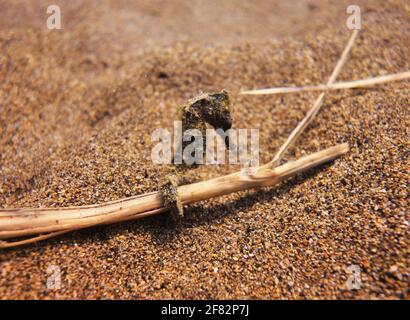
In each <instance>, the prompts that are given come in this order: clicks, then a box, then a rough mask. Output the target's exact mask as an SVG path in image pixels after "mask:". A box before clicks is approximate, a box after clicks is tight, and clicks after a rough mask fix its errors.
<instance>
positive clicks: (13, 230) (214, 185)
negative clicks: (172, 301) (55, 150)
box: [0, 144, 349, 248]
mask: <svg viewBox="0 0 410 320" xmlns="http://www.w3.org/2000/svg"><path fill="white" fill-rule="evenodd" d="M348 150H349V147H348V145H347V144H339V145H336V146H334V147H331V148H328V149H325V150H322V151H319V152H316V153H313V154H311V155H309V156H306V157H303V158H301V159H298V160H296V161H290V162H288V163H286V164H284V165H282V166H280V167H277V168H274V169H271V168H269V167H266V166H260V167H258V168H256V169H255V170H254V171H253V172H252V173H249V172H247V171H245V170H242V171H239V172H236V173H232V174H228V175H225V176H222V177H218V178H214V179H210V180H206V181H201V182H197V183H193V184H189V185H184V186H180V187H178V194H179V196H180V199H181V201H182V203H183V204H184V205H187V204H191V203H194V202H197V201H202V200H206V199H209V198H213V197H217V196H222V195H226V194H229V193H232V192H238V191H241V190H246V189H252V188H258V187H264V186H272V185H275V184H277V183H279V182H280V181H282V180H285V179H287V178H289V177H292V176H294V175H296V174H298V173H301V172H304V171H306V170H308V169H310V168H313V167H316V166H318V165H320V164H323V163H325V162H329V161H332V160H334V159H336V158H337V157H339V156H341V155H343V154H345V153H346V152H347V151H348ZM166 210H167V208H166V207H164V205H163V201H162V198H161V196H160V193H159V192H151V193H147V194H143V195H139V196H134V197H129V198H125V199H121V200H117V201H111V202H107V203H103V204H99V205H91V206H82V207H68V208H57V209H55V208H44V209H42V208H28V209H2V210H0V239H3V240H2V241H0V248H8V247H15V246H19V245H24V244H28V243H32V242H36V241H40V240H44V239H48V238H51V237H55V236H58V235H61V234H64V233H67V232H70V231H73V230H79V229H83V228H88V227H91V226H96V225H102V224H111V223H116V222H122V221H127V220H132V219H139V218H143V217H147V216H152V215H155V214H159V213H161V212H164V211H166ZM27 236H34V237H32V238H29V239H24V240H20V241H14V242H7V241H4V239H12V238H18V237H27Z"/></svg>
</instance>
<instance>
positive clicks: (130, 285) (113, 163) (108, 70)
mask: <svg viewBox="0 0 410 320" xmlns="http://www.w3.org/2000/svg"><path fill="white" fill-rule="evenodd" d="M350 2H351V1H336V0H335V1H330V0H329V1H327V0H326V1H286V0H285V1H216V0H215V1H192V0H175V1H159V0H155V1H132V2H129V1H118V0H116V1H114V0H112V1H64V2H62V1H53V3H57V4H60V6H61V9H62V20H63V22H62V23H63V30H59V31H48V30H46V27H45V21H46V18H47V15H46V9H45V8H46V7H47V5H48V2H47V1H15V0H13V1H11V0H7V1H4V0H2V1H0V11H1V12H2V16H1V19H0V53H1V54H0V206H1V207H21V206H35V207H40V206H50V207H59V206H69V205H84V204H93V203H101V202H104V201H108V200H114V199H119V198H122V197H126V196H131V195H136V194H140V193H143V192H148V191H152V190H156V189H157V182H158V179H159V177H160V174H161V172H160V171H159V169H158V168H156V167H154V166H153V165H152V164H151V161H150V152H151V146H152V144H151V141H150V134H151V131H152V130H153V129H154V128H158V127H165V128H172V121H173V120H175V119H177V109H178V106H180V105H181V104H182V103H184V102H185V101H186V99H188V98H190V97H192V96H194V95H196V94H197V93H199V92H200V91H201V90H203V91H219V90H221V89H222V88H226V89H227V90H229V92H230V93H231V96H232V102H233V105H234V125H235V127H237V128H260V146H261V161H262V162H265V161H268V160H269V159H270V158H271V157H272V156H273V155H274V152H275V151H276V150H277V148H278V147H279V146H280V144H281V143H282V142H283V141H284V139H285V137H286V136H287V135H288V134H289V133H290V131H291V130H292V129H293V128H294V126H295V125H296V124H297V122H298V121H299V120H300V119H302V117H303V116H304V114H305V112H306V111H307V110H308V109H309V108H310V106H311V104H312V102H313V101H314V100H315V97H316V96H317V95H318V94H317V93H309V94H299V95H286V96H260V97H249V96H247V97H246V96H238V95H237V93H238V92H239V90H240V89H245V88H246V89H248V88H261V87H266V86H273V85H275V86H280V85H291V84H296V85H303V84H316V83H323V82H325V81H327V78H328V77H329V75H330V73H331V71H332V69H333V67H334V65H335V63H336V61H337V59H338V57H339V55H340V53H341V51H342V49H343V47H344V45H345V43H346V41H347V39H348V37H349V31H348V30H346V28H345V27H344V23H345V19H346V14H345V10H346V6H347V4H350ZM355 2H356V3H358V4H359V5H360V6H361V8H362V13H363V21H362V29H363V30H362V32H361V34H360V36H359V39H358V40H357V43H356V45H355V47H354V48H353V50H352V52H351V55H350V58H349V60H348V62H347V64H346V66H345V67H344V69H343V71H342V73H341V76H340V77H339V79H340V80H355V79H359V78H364V77H368V76H376V75H381V74H386V73H393V72H399V71H405V70H409V69H410V5H409V4H408V2H407V1H404V0H403V1H381V0H380V1H365V0H361V1H355ZM409 89H410V83H409V82H408V81H407V82H398V83H392V84H386V85H382V86H378V87H375V88H372V89H367V90H347V91H343V92H333V93H331V94H329V95H327V98H326V99H325V103H324V106H323V110H322V111H321V112H320V114H319V115H318V117H317V119H316V120H315V121H314V122H313V124H312V125H311V126H310V127H309V129H308V131H307V132H306V133H305V134H303V136H302V137H301V138H300V140H299V141H298V142H297V144H296V148H294V149H293V151H292V152H291V153H290V155H289V156H288V157H287V159H288V160H289V159H293V158H295V157H300V156H302V155H304V154H308V153H311V152H314V151H317V150H319V149H322V148H325V147H329V146H332V145H334V144H336V143H340V142H349V144H350V146H351V151H350V152H349V154H348V155H346V156H344V157H342V158H340V159H338V160H337V161H335V162H334V163H332V164H330V165H326V166H322V167H321V168H320V169H318V170H313V171H311V172H309V173H307V174H305V175H301V176H298V177H297V178H295V179H291V180H290V181H288V182H285V183H283V184H281V185H280V186H279V187H276V188H265V189H262V190H258V191H247V192H241V193H238V194H232V195H229V196H224V197H221V198H218V199H212V200H209V201H205V202H203V203H198V204H196V205H192V206H190V207H189V208H187V209H186V215H187V217H186V219H184V220H183V221H181V222H180V223H178V224H177V225H172V224H170V221H169V219H168V218H167V217H166V216H159V217H153V218H148V219H145V220H139V221H134V222H127V223H122V224H118V225H113V226H107V227H98V228H92V229H88V230H83V231H78V232H75V233H71V234H68V235H65V236H62V237H59V238H56V239H53V240H49V241H45V242H42V243H39V244H38V245H34V246H28V247H25V248H18V249H8V250H3V251H1V252H0V297H1V298H2V299H7V298H19V299H26V298H70V299H72V298H104V299H105V298H121V299H129V298H137V299H147V298H148V299H150V298H215V299H219V298H240V299H247V298H251V299H254V298H258V299H259V298H269V299H270V298H302V299H303V298H354V299H356V298H402V299H403V298H408V296H409V285H408V284H409V282H408V280H409V270H410V269H409V202H408V187H409V174H408V172H409V162H408V156H409V139H408V138H409V131H408V128H409V126H410V123H409V122H410V121H409V99H410V96H409ZM235 169H237V168H236V167H233V166H223V167H220V168H202V169H199V170H196V171H194V172H193V173H192V174H191V175H192V177H196V178H200V179H205V178H210V177H214V176H217V175H220V174H222V173H226V172H231V171H233V170H235ZM351 264H357V265H359V266H360V268H361V270H362V273H361V277H362V287H361V289H359V290H354V291H349V290H347V287H346V280H347V278H348V276H349V275H348V274H347V272H346V268H347V267H348V266H349V265H351ZM50 265H56V266H59V267H60V268H61V271H62V278H61V280H62V288H61V289H60V290H56V291H53V290H48V289H47V287H46V281H47V277H48V275H47V273H46V270H47V268H48V267H49V266H50Z"/></svg>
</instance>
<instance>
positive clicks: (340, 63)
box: [267, 30, 359, 168]
mask: <svg viewBox="0 0 410 320" xmlns="http://www.w3.org/2000/svg"><path fill="white" fill-rule="evenodd" d="M358 33H359V31H358V30H354V31H353V32H352V35H351V36H350V39H349V42H348V43H347V45H346V47H345V49H344V50H343V53H342V55H341V56H340V58H339V61H338V62H337V64H336V66H335V68H334V70H333V72H332V74H331V75H330V78H329V80H328V81H327V85H328V86H330V85H332V84H333V83H334V82H335V80H336V78H337V76H338V75H339V73H340V71H341V70H342V67H343V65H344V63H345V62H346V60H347V56H348V54H349V51H350V49H351V48H352V47H353V44H354V41H355V40H356V38H357V35H358ZM324 97H325V92H322V93H321V94H320V96H319V97H318V98H317V100H316V101H315V103H314V104H313V107H312V108H311V109H310V110H309V112H308V113H307V115H306V116H305V118H304V119H303V120H302V121H301V122H299V124H298V125H297V127H296V128H295V129H294V130H293V131H292V133H291V134H290V135H289V137H288V138H287V139H286V141H285V143H284V144H283V145H282V146H281V147H280V149H279V151H278V152H277V153H276V155H275V157H274V158H273V159H272V161H271V162H269V163H268V164H267V165H268V166H271V167H273V168H274V167H277V166H278V165H279V163H280V161H281V160H282V158H283V156H284V155H285V153H286V151H287V150H288V149H289V147H291V146H292V144H293V143H294V142H295V141H296V139H297V138H298V137H299V135H300V134H301V133H302V132H303V131H304V130H305V128H306V127H307V126H308V125H309V124H310V123H311V122H312V120H313V119H314V117H315V116H316V114H317V113H318V112H319V110H320V107H321V106H322V103H323V98H324Z"/></svg>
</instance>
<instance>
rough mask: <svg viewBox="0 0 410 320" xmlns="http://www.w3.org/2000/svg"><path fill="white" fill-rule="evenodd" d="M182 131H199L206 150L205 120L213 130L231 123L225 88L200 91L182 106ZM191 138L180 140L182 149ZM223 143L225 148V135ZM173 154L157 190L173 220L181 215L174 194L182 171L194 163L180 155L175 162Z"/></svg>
mask: <svg viewBox="0 0 410 320" xmlns="http://www.w3.org/2000/svg"><path fill="white" fill-rule="evenodd" d="M181 111H182V112H181V117H182V132H186V130H190V129H197V130H199V131H200V132H201V133H202V137H203V152H204V155H205V152H206V123H208V124H210V125H211V126H212V127H213V128H214V129H215V130H217V129H222V130H224V131H226V130H229V129H230V128H231V127H232V117H231V110H230V101H229V96H228V92H227V91H225V90H222V91H221V92H220V93H213V94H209V93H202V94H200V95H198V96H196V97H195V98H193V99H190V100H189V101H188V103H187V104H185V105H184V106H183V107H182V110H181ZM190 143H191V141H183V142H182V152H183V150H184V149H185V147H186V146H187V145H189V144H190ZM225 144H226V146H227V147H228V148H229V143H228V139H225ZM175 160H176V159H175V157H174V158H173V161H172V164H171V165H170V166H169V167H168V168H167V169H168V173H167V174H166V175H165V177H164V179H163V182H162V183H161V184H160V192H161V194H162V198H163V201H164V205H165V206H166V207H168V208H169V209H170V212H171V215H172V217H173V218H174V220H177V219H179V218H182V217H183V216H184V212H183V206H182V203H181V201H180V199H179V197H178V192H177V188H178V185H179V184H180V183H181V182H182V178H183V177H182V173H183V172H185V171H186V170H188V169H191V168H195V167H197V166H198V164H196V163H193V164H187V163H186V162H185V159H184V158H182V159H181V161H182V163H181V164H177V163H178V161H175Z"/></svg>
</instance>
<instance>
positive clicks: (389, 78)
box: [240, 71, 410, 95]
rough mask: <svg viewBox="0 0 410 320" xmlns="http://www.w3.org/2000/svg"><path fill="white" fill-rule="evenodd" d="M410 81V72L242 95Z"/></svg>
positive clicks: (243, 92) (248, 91)
mask: <svg viewBox="0 0 410 320" xmlns="http://www.w3.org/2000/svg"><path fill="white" fill-rule="evenodd" d="M406 79H410V71H405V72H399V73H393V74H387V75H383V76H379V77H372V78H367V79H360V80H355V81H346V82H336V83H334V84H331V85H325V84H319V85H314V86H301V87H276V88H267V89H258V90H247V91H242V92H240V94H250V95H263V94H285V93H298V92H308V91H331V90H343V89H353V88H365V87H369V86H374V85H376V84H381V83H387V82H393V81H400V80H406Z"/></svg>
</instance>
